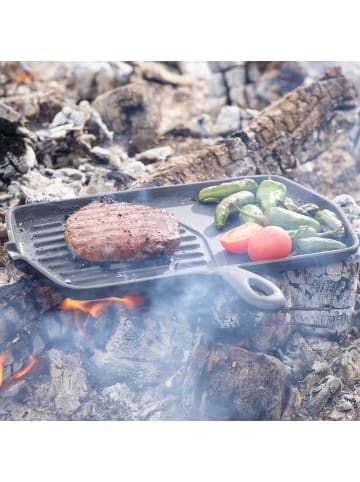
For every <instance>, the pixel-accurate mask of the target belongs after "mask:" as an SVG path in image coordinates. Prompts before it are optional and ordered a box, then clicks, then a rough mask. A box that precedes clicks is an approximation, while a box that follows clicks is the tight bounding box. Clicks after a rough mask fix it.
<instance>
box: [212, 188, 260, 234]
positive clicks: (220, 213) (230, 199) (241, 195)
mask: <svg viewBox="0 0 360 482" xmlns="http://www.w3.org/2000/svg"><path fill="white" fill-rule="evenodd" d="M251 203H255V197H254V194H253V193H252V192H250V191H240V192H236V193H234V194H231V195H230V196H227V197H226V198H224V199H222V200H221V201H220V202H219V204H218V205H217V206H216V209H215V225H216V227H218V228H222V227H223V226H225V224H226V222H227V220H228V217H229V215H230V214H231V213H233V212H235V211H237V210H238V208H240V207H241V206H245V205H246V204H251Z"/></svg>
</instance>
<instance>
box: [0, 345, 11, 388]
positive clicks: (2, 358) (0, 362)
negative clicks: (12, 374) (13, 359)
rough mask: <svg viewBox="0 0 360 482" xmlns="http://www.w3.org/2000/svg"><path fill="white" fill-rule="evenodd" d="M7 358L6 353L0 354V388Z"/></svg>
mask: <svg viewBox="0 0 360 482" xmlns="http://www.w3.org/2000/svg"><path fill="white" fill-rule="evenodd" d="M8 356H9V355H8V354H7V353H6V352H4V353H0V387H1V385H2V383H3V374H4V363H5V362H6V359H7V357H8Z"/></svg>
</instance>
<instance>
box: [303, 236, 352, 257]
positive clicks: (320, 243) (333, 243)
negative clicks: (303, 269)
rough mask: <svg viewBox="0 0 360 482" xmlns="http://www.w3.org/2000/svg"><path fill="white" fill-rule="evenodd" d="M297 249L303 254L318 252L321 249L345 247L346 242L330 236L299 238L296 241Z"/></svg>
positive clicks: (331, 249) (328, 249) (330, 249)
mask: <svg viewBox="0 0 360 482" xmlns="http://www.w3.org/2000/svg"><path fill="white" fill-rule="evenodd" d="M296 245H297V248H298V249H299V251H301V252H302V253H305V254H309V253H319V252H321V251H333V250H335V249H343V248H346V244H344V243H342V242H341V241H337V240H336V239H331V238H320V237H313V238H300V239H298V240H297V241H296Z"/></svg>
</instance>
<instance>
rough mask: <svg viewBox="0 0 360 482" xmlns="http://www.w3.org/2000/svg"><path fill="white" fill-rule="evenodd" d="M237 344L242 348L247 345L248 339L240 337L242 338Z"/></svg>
mask: <svg viewBox="0 0 360 482" xmlns="http://www.w3.org/2000/svg"><path fill="white" fill-rule="evenodd" d="M235 346H237V347H238V348H242V347H243V346H246V340H244V338H240V340H239V341H238V342H236V343H235Z"/></svg>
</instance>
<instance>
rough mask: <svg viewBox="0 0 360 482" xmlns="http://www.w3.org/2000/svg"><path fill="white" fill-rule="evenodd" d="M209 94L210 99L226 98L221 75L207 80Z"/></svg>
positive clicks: (215, 75)
mask: <svg viewBox="0 0 360 482" xmlns="http://www.w3.org/2000/svg"><path fill="white" fill-rule="evenodd" d="M209 94H210V96H211V97H225V96H226V85H225V82H224V77H223V75H222V74H221V73H217V74H213V75H211V77H210V79H209Z"/></svg>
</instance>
